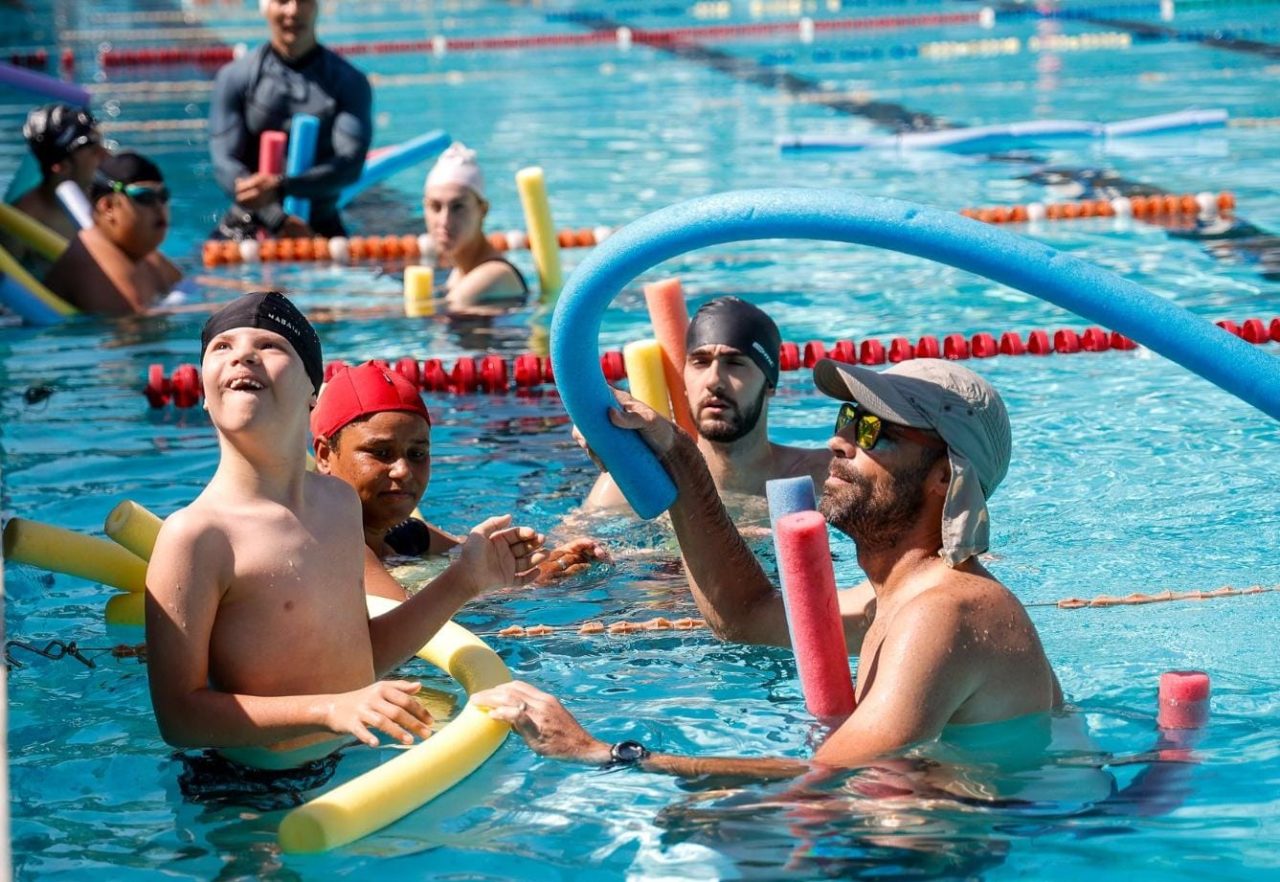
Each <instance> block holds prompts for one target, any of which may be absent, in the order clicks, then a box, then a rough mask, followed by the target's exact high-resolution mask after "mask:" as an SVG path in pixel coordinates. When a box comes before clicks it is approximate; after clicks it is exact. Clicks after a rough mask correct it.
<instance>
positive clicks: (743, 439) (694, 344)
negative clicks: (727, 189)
mask: <svg viewBox="0 0 1280 882" xmlns="http://www.w3.org/2000/svg"><path fill="white" fill-rule="evenodd" d="M781 347H782V337H781V335H780V334H779V333H778V326H777V325H776V324H774V321H773V319H771V318H770V317H769V316H768V314H767V313H765V312H764V310H762V309H760V308H759V307H757V306H754V305H752V304H750V303H747V302H746V301H745V300H741V299H739V298H737V297H720V298H717V299H715V300H712V301H710V302H708V303H705V304H703V306H702V308H701V309H699V310H698V311H697V312H696V313H694V316H693V318H692V319H691V320H690V321H689V329H688V331H687V333H686V334H685V367H684V385H685V393H686V395H687V397H688V400H689V410H690V412H691V413H692V414H693V420H694V423H695V424H696V425H697V427H698V437H697V439H696V440H697V442H698V449H699V450H701V451H702V455H703V457H705V458H706V461H707V467H708V468H709V469H710V471H711V477H712V479H713V480H714V481H715V484H716V488H717V489H718V490H719V491H720V494H721V495H722V496H723V495H724V494H726V493H733V494H741V495H747V496H764V485H765V482H766V481H771V480H773V479H775V478H792V477H796V476H798V475H811V476H812V477H813V479H814V484H815V486H820V485H821V483H822V481H823V480H824V479H825V478H826V474H827V464H828V463H829V462H830V461H831V453H830V451H827V450H822V449H818V450H811V449H807V448H803V447H787V446H785V445H782V444H775V443H773V442H771V441H770V440H769V432H768V415H769V398H770V397H772V396H773V394H774V392H775V391H776V389H777V386H778V356H779V350H780V349H781ZM626 504H627V502H626V499H625V498H623V496H622V494H621V492H619V490H618V487H617V485H616V484H615V483H614V482H613V479H612V478H611V477H609V475H608V474H602V475H601V476H600V477H599V479H597V480H596V483H595V486H594V487H593V488H592V489H591V493H590V495H588V496H587V499H586V501H585V502H584V503H583V509H584V510H587V511H591V510H595V509H601V508H620V507H624V506H625V505H626Z"/></svg>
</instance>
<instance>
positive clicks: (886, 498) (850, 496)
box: [818, 455, 938, 551]
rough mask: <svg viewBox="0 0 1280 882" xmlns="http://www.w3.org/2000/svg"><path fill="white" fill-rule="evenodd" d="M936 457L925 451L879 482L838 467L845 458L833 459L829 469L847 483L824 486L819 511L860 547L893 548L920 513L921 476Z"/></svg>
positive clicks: (922, 482) (870, 548)
mask: <svg viewBox="0 0 1280 882" xmlns="http://www.w3.org/2000/svg"><path fill="white" fill-rule="evenodd" d="M937 459H938V457H937V456H929V455H925V456H923V457H921V459H920V461H919V462H917V463H916V464H915V465H914V466H911V467H909V468H904V469H902V470H900V471H898V472H896V473H893V474H892V475H890V476H889V478H888V479H887V480H886V481H885V482H883V483H881V484H880V485H879V486H877V485H876V484H874V483H873V482H872V481H871V479H870V478H868V477H867V476H866V475H863V474H862V473H860V472H857V471H855V470H854V469H853V468H852V467H850V468H849V469H848V471H846V470H845V469H843V468H841V466H843V465H844V464H845V462H846V461H845V460H833V461H832V463H831V470H832V473H833V474H835V475H836V477H838V478H840V479H841V480H843V481H846V482H847V483H845V484H843V485H841V486H840V487H839V488H838V489H834V490H833V489H831V488H830V487H828V488H827V489H826V490H824V492H823V494H822V498H821V499H820V500H819V501H818V511H819V512H821V514H822V516H823V517H824V518H826V519H827V523H829V524H831V525H832V526H833V527H835V528H836V529H837V530H839V531H840V532H842V533H844V534H845V535H847V536H848V537H849V538H851V539H852V540H853V543H854V545H856V546H857V547H858V550H859V551H882V550H884V549H886V548H892V547H893V545H894V544H895V543H897V542H898V540H899V539H901V538H902V534H903V533H905V532H906V531H907V529H908V528H909V527H910V526H911V525H912V524H913V523H914V522H915V519H916V518H917V517H918V516H919V514H920V509H921V508H922V507H923V506H924V478H925V476H926V475H927V474H928V473H929V469H931V468H932V467H933V464H934V463H935V462H937Z"/></svg>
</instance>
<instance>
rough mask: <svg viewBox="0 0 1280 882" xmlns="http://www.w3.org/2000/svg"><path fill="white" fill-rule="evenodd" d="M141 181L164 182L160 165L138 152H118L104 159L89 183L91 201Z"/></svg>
mask: <svg viewBox="0 0 1280 882" xmlns="http://www.w3.org/2000/svg"><path fill="white" fill-rule="evenodd" d="M139 181H157V182H163V181H164V175H163V174H161V173H160V166H158V165H156V164H155V163H154V162H152V161H151V160H150V159H147V158H146V157H145V156H142V155H140V154H137V153H130V152H128V151H126V152H124V153H116V154H115V155H113V156H108V157H107V158H106V159H104V160H102V164H101V165H99V166H98V170H97V171H96V172H94V173H93V181H92V182H91V183H90V184H89V201H90V202H97V201H98V200H99V199H101V198H102V197H103V196H106V195H107V194H109V193H115V192H118V191H119V190H120V189H121V188H122V187H123V186H124V185H126V184H136V183H138V182H139Z"/></svg>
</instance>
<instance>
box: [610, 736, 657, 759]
mask: <svg viewBox="0 0 1280 882" xmlns="http://www.w3.org/2000/svg"><path fill="white" fill-rule="evenodd" d="M610 753H612V754H613V759H614V762H619V763H635V762H639V761H640V760H642V759H644V758H645V757H646V756H648V755H649V751H648V750H646V749H645V746H644V745H643V744H641V743H640V742H639V741H620V742H618V743H617V744H615V745H614V746H613V749H612V750H611V751H610Z"/></svg>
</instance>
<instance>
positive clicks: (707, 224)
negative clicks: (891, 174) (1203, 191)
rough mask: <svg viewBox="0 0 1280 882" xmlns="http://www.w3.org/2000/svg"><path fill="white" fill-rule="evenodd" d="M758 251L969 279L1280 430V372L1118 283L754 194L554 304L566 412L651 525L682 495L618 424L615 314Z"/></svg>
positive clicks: (1099, 272)
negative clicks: (1183, 373)
mask: <svg viewBox="0 0 1280 882" xmlns="http://www.w3.org/2000/svg"><path fill="white" fill-rule="evenodd" d="M748 239H826V240H831V241H836V242H849V243H852V244H857V245H871V246H874V247H877V248H886V249H889V250H892V251H900V252H902V253H904V254H913V255H916V256H918V257H925V258H929V259H931V260H935V261H937V262H939V263H945V264H948V265H950V266H954V267H956V268H958V269H962V270H967V271H968V272H971V273H975V274H977V275H980V276H984V277H985V278H988V279H991V280H992V281H995V282H999V283H1001V284H1004V285H1008V286H1009V287H1011V288H1017V289H1019V290H1021V291H1025V292H1026V293H1028V294H1032V295H1034V296H1036V297H1040V298H1042V299H1044V300H1047V301H1049V302H1050V303H1054V304H1056V305H1058V306H1061V307H1062V308H1064V309H1067V310H1070V311H1071V312H1074V313H1075V314H1076V315H1079V316H1081V317H1083V318H1084V319H1086V320H1087V321H1090V322H1093V323H1096V324H1100V325H1103V326H1104V327H1108V328H1112V329H1114V330H1117V331H1119V332H1120V333H1122V334H1124V335H1125V336H1127V337H1130V338H1132V339H1134V340H1136V341H1137V342H1139V343H1141V344H1143V345H1144V346H1147V347H1148V348H1150V349H1151V350H1153V351H1155V352H1158V353H1160V354H1161V355H1163V356H1165V357H1166V358H1169V359H1171V360H1173V361H1175V362H1177V363H1178V364H1181V365H1182V366H1184V367H1186V368H1188V369H1189V370H1191V371H1194V372H1195V373H1197V374H1199V375H1200V376H1202V377H1204V378H1205V379H1207V380H1209V381H1210V382H1213V383H1215V384H1217V385H1218V386H1221V387H1222V388H1223V389H1225V390H1227V391H1228V392H1230V393H1232V394H1233V395H1236V396H1237V397H1239V398H1241V399H1243V400H1244V401H1246V402H1248V403H1249V404H1252V405H1254V406H1255V407H1257V408H1259V409H1260V410H1262V411H1264V412H1265V413H1267V414H1268V415H1270V416H1272V417H1274V418H1276V419H1280V362H1277V361H1276V359H1275V358H1274V357H1273V356H1271V355H1269V354H1268V353H1267V352H1265V351H1264V350H1263V349H1262V348H1261V347H1257V346H1253V345H1251V344H1249V343H1246V342H1245V341H1243V340H1241V339H1239V338H1238V337H1236V336H1234V335H1232V334H1230V333H1228V332H1226V331H1224V330H1222V329H1221V328H1218V327H1216V326H1214V325H1213V324H1211V323H1210V322H1208V321H1206V320H1205V319H1202V318H1199V317H1197V316H1195V315H1192V314H1191V313H1190V312H1188V311H1187V310H1185V309H1183V308H1182V307H1180V306H1175V305H1174V304H1172V303H1169V302H1168V301H1166V300H1162V299H1161V298H1159V297H1156V296H1155V295H1154V294H1152V293H1150V292H1149V291H1147V290H1146V289H1144V288H1142V287H1141V286H1139V285H1137V284H1135V283H1133V282H1130V281H1128V280H1126V279H1122V278H1121V277H1119V276H1117V275H1115V274H1114V273H1112V272H1109V271H1107V270H1104V269H1102V268H1100V267H1097V266H1094V265H1093V264H1090V263H1086V262H1085V261H1082V260H1079V259H1078V258H1074V257H1070V256H1069V255H1066V254H1063V253H1061V252H1059V251H1057V250H1055V249H1053V248H1050V247H1049V246H1047V245H1043V244H1041V243H1038V242H1035V241H1033V240H1030V239H1026V238H1022V237H1019V236H1015V235H1012V234H1010V233H1006V232H1003V231H1001V230H999V229H996V228H995V227H993V226H991V225H989V224H984V223H980V222H978V221H974V220H969V219H968V218H965V217H961V216H960V215H958V214H955V213H953V212H949V211H943V210H941V209H936V208H927V207H925V206H922V205H915V204H912V203H909V202H900V201H898V200H895V199H876V198H871V197H866V196H860V195H858V194H857V193H852V192H848V191H842V190H805V189H770V190H742V191H738V192H733V193H723V194H719V195H716V196H707V197H704V198H701V199H693V200H690V201H688V202H683V203H680V204H678V205H673V206H671V207H669V208H664V209H661V210H660V211H656V212H654V213H653V214H650V215H647V216H645V217H643V218H640V219H639V220H637V221H635V222H634V223H631V224H629V225H628V226H626V227H624V228H623V229H621V230H619V231H618V232H616V233H614V234H613V235H611V236H610V237H609V238H608V239H606V240H605V241H604V242H603V243H601V244H600V245H598V246H597V247H596V248H595V249H594V250H593V251H592V252H591V254H590V255H588V257H587V258H586V259H585V260H584V261H583V262H582V263H581V264H579V265H578V267H577V268H576V269H575V270H574V272H573V274H572V275H571V276H570V277H569V280H568V282H567V283H566V284H565V287H564V290H563V291H562V292H561V294H560V300H559V302H558V303H557V305H556V311H555V315H554V317H553V319H552V323H551V362H552V367H553V368H554V370H555V376H556V382H557V384H558V385H559V388H560V395H561V398H562V399H563V400H564V405H565V409H566V410H567V411H568V413H569V416H570V417H571V418H572V419H573V422H574V424H575V425H577V427H578V429H579V430H580V431H581V432H582V434H583V436H584V437H585V438H586V439H587V442H588V443H589V444H590V445H591V447H592V449H594V450H595V451H596V453H597V454H598V455H599V456H600V459H601V460H602V461H603V462H604V464H605V467H606V468H608V469H609V471H610V473H611V474H612V475H613V477H614V480H616V481H617V483H618V487H619V489H620V490H621V491H622V492H623V494H624V495H625V496H626V497H627V500H628V501H629V502H630V503H631V506H632V508H634V509H635V510H636V513H637V514H639V515H640V516H641V517H645V518H651V517H655V516H656V515H658V514H661V513H662V512H663V511H665V510H666V509H667V508H669V507H670V506H671V504H672V503H673V502H674V501H675V485H674V484H673V483H672V482H671V478H670V476H668V475H667V473H666V471H665V470H664V469H663V467H662V465H661V464H660V463H659V462H658V460H657V458H656V457H655V456H654V455H653V453H652V451H650V450H649V448H648V447H647V446H646V445H645V443H644V441H643V440H641V438H640V437H639V435H637V434H636V433H635V432H631V431H628V430H624V429H618V428H617V427H615V426H614V425H613V424H612V423H610V422H609V418H608V413H607V412H608V410H609V408H610V407H612V406H614V405H615V400H614V398H613V394H612V393H611V392H610V391H609V386H608V384H607V383H606V382H605V379H604V374H603V372H602V371H601V368H600V362H599V354H598V345H597V344H598V340H599V336H600V323H601V320H602V319H603V317H604V312H605V309H606V308H607V307H608V305H609V303H610V302H611V301H612V300H613V298H614V297H615V296H616V295H617V294H618V292H619V291H621V290H622V288H623V286H624V285H626V284H627V283H628V282H630V281H631V280H632V279H634V278H636V276H638V275H640V274H641V273H642V272H644V271H645V270H648V269H650V268H651V267H653V266H656V265H657V264H659V263H661V262H662V261H664V260H668V259H669V258H672V257H675V256H677V255H680V254H683V253H685V252H688V251H693V250H695V249H698V248H705V247H708V246H712V245H721V244H724V243H726V242H737V241H743V240H748ZM798 269H799V270H800V271H801V272H803V269H804V268H803V267H799V268H798Z"/></svg>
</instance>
